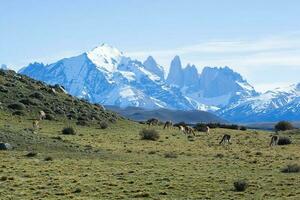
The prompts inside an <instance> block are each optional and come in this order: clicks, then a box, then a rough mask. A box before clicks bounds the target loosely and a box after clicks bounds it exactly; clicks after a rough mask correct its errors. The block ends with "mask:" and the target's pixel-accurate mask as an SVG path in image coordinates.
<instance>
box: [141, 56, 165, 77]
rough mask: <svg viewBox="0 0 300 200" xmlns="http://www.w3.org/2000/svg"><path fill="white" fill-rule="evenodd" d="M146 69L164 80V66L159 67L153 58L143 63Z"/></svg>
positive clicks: (150, 57) (149, 57)
mask: <svg viewBox="0 0 300 200" xmlns="http://www.w3.org/2000/svg"><path fill="white" fill-rule="evenodd" d="M143 65H144V67H145V69H147V70H148V71H150V72H152V73H154V74H155V75H157V76H158V77H160V78H161V79H162V80H164V69H163V67H162V66H160V65H158V64H157V63H156V61H155V60H154V58H153V57H152V56H148V58H147V59H146V60H145V61H144V63H143Z"/></svg>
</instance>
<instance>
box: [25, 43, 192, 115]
mask: <svg viewBox="0 0 300 200" xmlns="http://www.w3.org/2000/svg"><path fill="white" fill-rule="evenodd" d="M148 67H149V66H148ZM149 70H151V68H150V69H149V68H147V67H145V66H144V65H143V64H142V63H141V62H139V61H136V60H132V59H130V58H129V57H125V56H124V55H123V54H122V53H121V52H120V51H119V50H117V49H115V48H113V47H111V46H109V45H106V44H103V45H101V46H99V47H96V48H94V49H93V50H91V51H89V52H87V53H83V54H81V55H79V56H75V57H71V58H65V59H62V60H59V61H58V62H56V63H53V64H50V65H44V64H42V63H32V64H30V65H29V66H27V67H25V68H23V69H22V70H20V73H22V74H25V75H28V76H30V77H32V78H35V79H38V80H42V81H44V82H46V83H48V84H60V85H63V86H64V87H65V88H66V90H67V91H68V92H69V93H70V94H72V95H75V96H78V97H80V98H85V99H87V100H89V101H91V102H97V103H101V104H104V105H117V106H122V107H127V106H138V107H143V108H149V109H154V108H168V109H181V110H191V109H194V107H193V105H192V104H191V103H190V102H189V100H188V99H187V98H185V97H184V96H183V95H182V94H181V93H180V92H178V90H177V89H176V88H171V87H169V86H167V85H166V84H165V83H164V82H163V81H162V80H161V77H159V76H158V75H157V74H156V73H154V72H152V71H149Z"/></svg>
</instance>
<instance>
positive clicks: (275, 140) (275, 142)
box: [270, 135, 279, 146]
mask: <svg viewBox="0 0 300 200" xmlns="http://www.w3.org/2000/svg"><path fill="white" fill-rule="evenodd" d="M278 141H279V136H277V135H273V136H272V138H271V142H270V146H275V145H277V144H278Z"/></svg>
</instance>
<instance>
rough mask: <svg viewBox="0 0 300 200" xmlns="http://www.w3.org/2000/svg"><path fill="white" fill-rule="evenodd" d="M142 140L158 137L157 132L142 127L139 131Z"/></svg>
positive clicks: (154, 139) (156, 138)
mask: <svg viewBox="0 0 300 200" xmlns="http://www.w3.org/2000/svg"><path fill="white" fill-rule="evenodd" d="M140 136H141V139H142V140H153V141H156V140H158V139H159V133H158V132H157V131H156V130H154V129H143V130H142V131H141V132H140Z"/></svg>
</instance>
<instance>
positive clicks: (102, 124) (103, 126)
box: [99, 121, 108, 129]
mask: <svg viewBox="0 0 300 200" xmlns="http://www.w3.org/2000/svg"><path fill="white" fill-rule="evenodd" d="M99 125H100V128H101V129H107V128H108V124H107V123H106V122H104V121H102V122H100V123H99Z"/></svg>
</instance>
